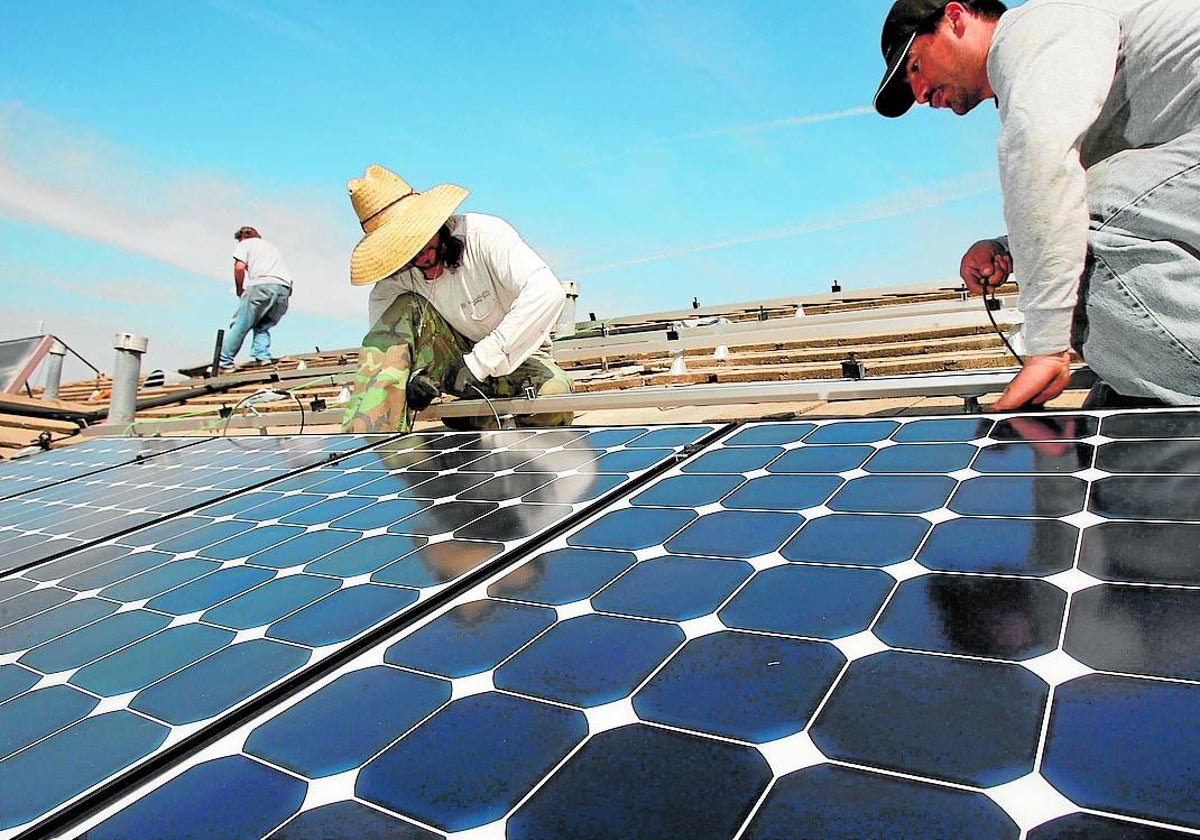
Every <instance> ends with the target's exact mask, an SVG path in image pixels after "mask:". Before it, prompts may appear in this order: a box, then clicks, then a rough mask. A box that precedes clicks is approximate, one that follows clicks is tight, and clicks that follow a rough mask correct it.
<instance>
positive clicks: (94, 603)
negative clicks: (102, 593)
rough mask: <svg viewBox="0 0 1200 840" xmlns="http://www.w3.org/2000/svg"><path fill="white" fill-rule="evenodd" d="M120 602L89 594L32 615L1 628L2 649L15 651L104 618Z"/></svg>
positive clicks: (0, 641)
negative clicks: (115, 602) (104, 599)
mask: <svg viewBox="0 0 1200 840" xmlns="http://www.w3.org/2000/svg"><path fill="white" fill-rule="evenodd" d="M119 606H120V605H119V604H114V603H113V602H112V601H103V600H101V599H99V598H85V599H83V600H81V601H72V602H71V603H67V604H62V605H61V606H57V607H55V608H54V609H50V610H47V611H46V612H43V613H39V614H38V615H34V616H30V617H29V618H26V619H24V620H23V621H18V622H17V623H16V624H10V625H9V626H8V627H5V628H4V629H3V630H0V653H12V652H14V651H18V650H24V649H26V648H30V647H33V646H34V645H40V644H41V643H42V642H45V641H49V640H50V639H53V638H54V637H55V636H61V635H62V634H63V633H69V632H71V631H72V630H75V629H76V628H79V627H82V626H83V625H85V624H89V623H91V622H93V621H95V620H96V619H98V618H103V617H104V616H106V615H109V614H110V613H112V612H114V611H116V610H117V609H118V608H119Z"/></svg>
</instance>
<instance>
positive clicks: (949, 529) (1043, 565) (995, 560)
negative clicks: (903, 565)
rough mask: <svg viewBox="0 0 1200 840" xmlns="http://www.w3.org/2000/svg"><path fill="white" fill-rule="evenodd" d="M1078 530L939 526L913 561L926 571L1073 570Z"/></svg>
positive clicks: (1029, 522) (1002, 522) (1005, 523)
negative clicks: (915, 560) (926, 569)
mask: <svg viewBox="0 0 1200 840" xmlns="http://www.w3.org/2000/svg"><path fill="white" fill-rule="evenodd" d="M1078 539H1079V529H1078V528H1076V527H1075V526H1073V525H1069V524H1067V523H1066V522H1060V521H1058V520H1052V519H976V518H973V517H962V518H960V519H951V520H949V521H947V522H941V523H938V525H937V526H936V527H934V529H933V533H932V534H930V535H929V539H928V540H927V541H926V543H925V545H923V546H922V547H921V551H920V553H919V554H918V555H917V562H919V563H920V564H921V565H923V566H925V567H926V568H928V569H937V570H939V571H944V572H992V573H996V574H1014V575H1037V576H1039V577H1044V576H1046V575H1052V574H1057V573H1058V572H1063V571H1066V570H1067V569H1069V568H1071V566H1072V564H1073V563H1074V560H1075V542H1076V541H1077V540H1078Z"/></svg>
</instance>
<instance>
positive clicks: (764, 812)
mask: <svg viewBox="0 0 1200 840" xmlns="http://www.w3.org/2000/svg"><path fill="white" fill-rule="evenodd" d="M800 827H803V829H802V831H803V835H804V836H806V837H820V838H823V840H861V838H864V837H912V838H918V837H919V838H921V840H961V838H964V837H970V838H972V840H1017V837H1019V836H1020V834H1021V829H1020V828H1018V827H1017V824H1016V823H1014V822H1013V821H1012V818H1011V817H1009V816H1008V814H1006V813H1004V811H1002V810H1001V809H1000V806H999V805H997V804H996V803H995V802H993V801H992V800H991V799H989V798H988V797H987V796H984V795H983V794H982V793H974V792H971V791H965V790H956V789H954V788H948V787H942V786H940V785H931V784H927V783H924V782H918V781H916V780H914V779H899V778H895V777H892V776H884V775H882V774H879V773H868V772H864V771H862V770H856V769H852V768H849V767H838V766H835V765H832V764H819V765H817V766H816V767H810V768H808V769H805V770H800V771H798V772H795V773H791V774H789V775H787V776H784V777H783V778H781V779H780V780H779V781H778V782H776V783H775V787H773V788H772V789H771V792H770V793H769V794H768V795H767V799H766V802H764V803H763V806H762V808H761V809H760V810H759V812H758V813H757V814H755V815H754V819H753V820H752V821H751V822H750V826H749V828H748V829H747V830H746V834H745V835H744V836H745V838H746V840H768V838H776V837H792V836H797V830H798V829H799V828H800ZM1030 836H1032V835H1030Z"/></svg>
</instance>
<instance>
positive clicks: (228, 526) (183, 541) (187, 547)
mask: <svg viewBox="0 0 1200 840" xmlns="http://www.w3.org/2000/svg"><path fill="white" fill-rule="evenodd" d="M197 524H198V525H203V526H204V527H203V528H197V529H196V530H194V531H189V532H187V533H186V534H180V535H179V536H178V537H172V538H171V539H169V540H165V541H163V542H160V543H158V544H157V545H156V546H155V548H156V549H158V550H159V551H170V552H173V553H181V552H184V551H197V550H199V549H201V548H204V547H205V546H206V545H213V544H214V543H218V542H221V541H222V540H227V539H229V538H230V537H233V536H237V535H238V534H240V533H242V532H243V531H248V530H250V529H251V528H253V527H254V525H252V524H251V523H249V522H238V521H236V520H232V519H229V520H226V521H224V522H213V523H211V524H206V523H204V522H198V523H197Z"/></svg>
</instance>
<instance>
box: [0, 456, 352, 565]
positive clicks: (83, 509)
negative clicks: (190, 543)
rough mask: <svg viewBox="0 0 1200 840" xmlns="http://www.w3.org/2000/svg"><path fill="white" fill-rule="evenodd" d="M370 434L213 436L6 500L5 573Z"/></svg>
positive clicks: (0, 509) (303, 463) (0, 542)
mask: <svg viewBox="0 0 1200 840" xmlns="http://www.w3.org/2000/svg"><path fill="white" fill-rule="evenodd" d="M370 442H371V439H370V438H367V437H355V436H351V435H306V436H290V437H257V436H256V437H242V438H218V439H215V440H207V441H203V442H201V443H198V444H196V445H194V446H189V447H187V448H183V449H176V450H173V451H169V452H164V453H162V454H159V455H156V456H155V457H154V458H148V459H146V460H144V461H136V462H134V463H130V464H127V465H125V466H122V467H116V468H114V469H111V470H105V471H104V472H101V473H97V474H94V475H86V476H82V477H80V478H75V479H72V480H70V481H65V482H62V483H60V484H55V485H52V486H49V487H45V488H43V489H41V490H35V491H31V492H28V493H23V494H21V495H20V496H15V497H13V498H10V499H7V500H5V501H2V502H0V573H3V572H7V571H10V570H13V569H21V568H24V567H26V566H28V565H30V564H31V563H37V562H39V561H42V560H46V559H49V558H52V557H57V556H59V555H61V554H64V553H66V552H68V551H72V550H74V549H77V548H79V547H80V546H83V545H87V544H89V543H93V542H96V541H98V540H102V539H105V538H107V537H111V536H113V535H114V534H117V533H120V532H122V531H127V530H130V529H132V528H139V527H142V526H143V525H147V524H149V523H151V522H154V521H156V520H159V519H162V518H163V517H166V516H170V515H171V514H173V513H178V512H180V511H183V510H187V509H188V508H192V507H197V506H199V505H202V504H204V503H206V502H211V501H214V500H216V499H220V498H222V497H224V496H226V495H228V494H230V493H233V492H236V491H238V490H244V489H246V488H248V487H253V486H254V485H256V484H262V483H264V482H267V481H270V480H272V479H274V478H279V477H281V476H284V475H287V474H288V473H291V472H294V471H296V470H300V469H305V468H308V467H311V466H313V465H315V464H319V463H320V462H321V461H323V460H326V459H327V458H329V457H330V456H332V455H336V454H338V453H340V452H346V451H348V450H351V449H358V448H362V447H364V446H367V445H368V444H369V443H370Z"/></svg>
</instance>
